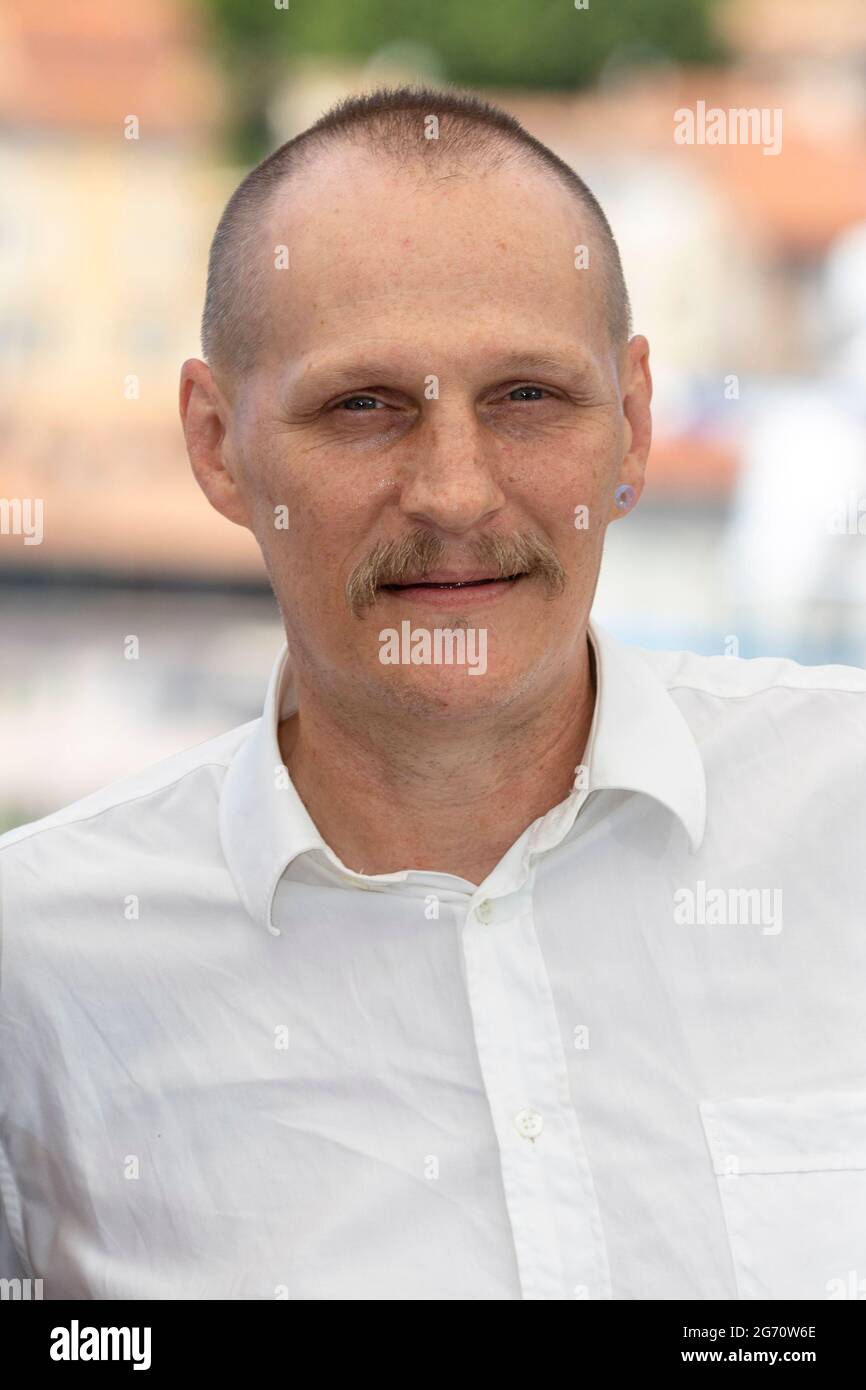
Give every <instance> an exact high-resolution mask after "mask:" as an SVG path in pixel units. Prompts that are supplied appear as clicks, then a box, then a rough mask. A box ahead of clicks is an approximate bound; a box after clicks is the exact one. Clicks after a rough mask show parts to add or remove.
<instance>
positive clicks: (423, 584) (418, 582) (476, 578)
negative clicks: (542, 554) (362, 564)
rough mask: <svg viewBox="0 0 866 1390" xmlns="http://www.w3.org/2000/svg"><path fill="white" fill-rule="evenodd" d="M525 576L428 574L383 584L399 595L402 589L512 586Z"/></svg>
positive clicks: (385, 587)
mask: <svg viewBox="0 0 866 1390" xmlns="http://www.w3.org/2000/svg"><path fill="white" fill-rule="evenodd" d="M522 578H523V574H522V573H519V574H505V575H499V574H497V575H492V574H482V575H441V574H436V573H435V572H434V573H433V574H428V575H426V576H425V578H424V579H409V580H407V581H405V582H404V583H402V584H383V585H382V586H381V587H382V588H383V589H388V590H390V591H391V592H392V593H398V592H399V591H400V590H401V589H471V588H479V587H480V586H481V585H487V584H511V583H513V582H514V581H515V580H516V579H522Z"/></svg>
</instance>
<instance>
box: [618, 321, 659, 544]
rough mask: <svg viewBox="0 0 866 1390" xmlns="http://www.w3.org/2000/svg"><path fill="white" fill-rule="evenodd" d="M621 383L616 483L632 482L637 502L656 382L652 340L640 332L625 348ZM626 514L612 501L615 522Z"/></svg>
mask: <svg viewBox="0 0 866 1390" xmlns="http://www.w3.org/2000/svg"><path fill="white" fill-rule="evenodd" d="M620 383H621V384H620V389H621V391H622V413H623V417H624V432H623V456H622V462H621V464H620V468H619V473H618V474H617V478H616V482H615V484H614V486H615V487H618V486H619V485H620V483H630V484H631V486H632V487H633V488H634V490H635V503H636V502H637V501H638V499H639V498H640V494H641V493H642V492H643V486H644V481H645V475H646V464H647V457H648V455H649V448H650V442H651V440H652V413H651V411H650V403H651V401H652V394H653V382H652V376H651V374H650V365H649V343H648V342H647V340H646V338H643V337H641V336H640V334H636V335H635V336H634V337H633V338H631V339H630V341H629V342H628V344H627V346H626V348H625V350H624V353H623V359H622V364H621V368H620ZM624 515H625V513H624V512H622V511H620V509H619V508H618V507H616V506H615V505H613V504H611V512H610V519H611V520H612V521H615V520H616V519H617V517H621V516H624Z"/></svg>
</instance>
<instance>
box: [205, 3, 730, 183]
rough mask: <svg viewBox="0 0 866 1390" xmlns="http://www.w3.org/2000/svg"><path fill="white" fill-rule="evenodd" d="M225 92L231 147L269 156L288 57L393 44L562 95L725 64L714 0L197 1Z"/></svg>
mask: <svg viewBox="0 0 866 1390" xmlns="http://www.w3.org/2000/svg"><path fill="white" fill-rule="evenodd" d="M202 4H203V6H204V9H205V11H206V12H207V13H209V14H210V16H211V19H212V21H213V30H214V34H215V37H216V41H217V45H218V48H219V50H220V52H221V54H222V56H223V61H224V63H225V66H226V71H227V74H228V77H229V81H230V83H231V85H232V89H233V93H234V98H235V101H234V109H235V114H236V126H235V130H234V132H233V135H234V143H235V144H236V145H237V146H238V148H239V152H242V153H243V154H244V156H245V157H255V158H258V157H259V156H260V155H261V154H263V153H264V152H265V150H266V149H267V148H269V146H270V143H271V141H270V140H269V136H268V131H267V125H266V121H265V109H266V106H267V100H268V97H269V96H270V94H271V92H272V91H273V90H274V88H275V86H276V85H277V84H278V83H279V82H281V81H284V80H285V79H286V76H287V74H288V72H290V70H291V63H292V61H293V59H296V58H300V57H305V56H309V55H317V56H322V57H324V56H326V55H333V56H335V57H342V58H347V57H348V58H354V59H356V60H357V61H358V62H359V63H364V62H367V61H368V60H369V59H371V58H372V57H374V55H376V54H377V53H379V52H380V51H381V50H382V49H385V48H388V47H391V46H393V45H395V44H400V43H404V44H409V45H413V46H419V47H420V49H422V50H426V51H427V52H430V53H432V55H433V57H434V60H435V61H436V63H437V65H438V71H439V75H440V76H441V78H442V79H444V80H445V81H451V82H457V83H461V84H463V85H466V86H468V87H479V88H484V87H529V88H551V89H558V90H566V91H567V90H571V89H573V88H576V87H583V86H586V85H587V84H588V83H590V82H592V81H593V80H594V79H595V78H596V77H597V76H598V74H599V73H600V72H601V71H602V69H603V68H604V67H605V65H606V64H607V63H609V62H611V61H613V62H623V63H640V62H642V61H643V62H652V61H659V60H665V59H668V60H671V61H673V62H688V63H703V62H712V61H718V60H719V59H720V58H722V57H723V56H724V51H723V48H722V45H721V41H720V40H719V38H718V37H717V35H716V33H715V32H714V30H713V26H712V23H711V16H712V11H713V10H714V9H716V8H717V5H718V0H589V3H588V8H587V9H578V8H576V7H575V3H574V0H432V3H430V4H424V3H423V0H288V7H287V8H280V9H278V8H277V7H276V5H275V4H274V0H254V2H253V3H251V2H250V0H202Z"/></svg>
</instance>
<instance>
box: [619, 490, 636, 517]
mask: <svg viewBox="0 0 866 1390" xmlns="http://www.w3.org/2000/svg"><path fill="white" fill-rule="evenodd" d="M635 496H636V494H635V490H634V488H633V487H632V485H631V483H620V485H619V487H618V488H617V490H616V492H615V493H614V499H615V501H616V505H617V506H618V507H619V509H620V511H621V512H624V511H626V510H627V509H628V508H629V507H633V506H634V499H635Z"/></svg>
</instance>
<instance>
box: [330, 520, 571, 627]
mask: <svg viewBox="0 0 866 1390" xmlns="http://www.w3.org/2000/svg"><path fill="white" fill-rule="evenodd" d="M447 549H448V547H447V545H446V543H445V541H444V540H443V539H442V537H441V536H437V535H436V533H435V532H434V531H425V530H419V531H412V532H411V533H410V534H409V535H408V536H404V537H403V538H402V540H399V541H380V542H379V544H378V545H377V546H375V547H374V549H373V550H372V551H371V552H370V554H369V555H368V556H367V557H366V559H364V560H362V561H361V562H360V564H358V565H356V566H355V568H354V569H353V571H352V573H351V574H350V575H349V578H348V580H347V581H346V602H347V603H348V605H349V611H350V612H351V613H352V614H354V616H355V617H360V615H361V614H362V613H364V611H365V610H366V609H367V608H370V607H371V606H372V605H373V604H374V603H375V602H376V598H377V596H378V591H379V589H380V588H381V586H382V585H383V584H405V583H406V582H407V581H408V580H410V579H423V578H424V577H425V575H426V574H428V573H429V572H430V570H433V569H435V568H436V567H437V565H439V563H440V561H442V560H443V559H444V557H445V554H446V552H447ZM470 550H471V553H472V557H473V559H474V560H476V561H477V562H478V564H479V565H481V566H484V567H485V568H488V567H489V569H490V571H491V576H492V577H493V578H495V579H504V578H505V577H506V576H507V575H510V574H527V575H534V576H536V577H537V578H538V579H540V580H541V582H542V584H543V585H544V587H545V588H546V589H547V592H548V595H549V596H550V597H551V598H552V597H554V596H555V595H556V594H560V593H562V592H563V590H564V589H565V587H566V583H567V575H566V572H565V569H564V568H563V566H562V564H561V562H560V560H559V557H558V556H557V554H556V551H555V550H554V549H553V547H552V545H551V544H550V542H549V541H546V540H545V539H544V537H543V536H540V535H539V534H538V533H537V532H535V531H522V532H518V534H517V535H514V536H508V537H505V536H497V535H486V536H476V538H475V540H474V541H473V542H472V544H471V546H470Z"/></svg>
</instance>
